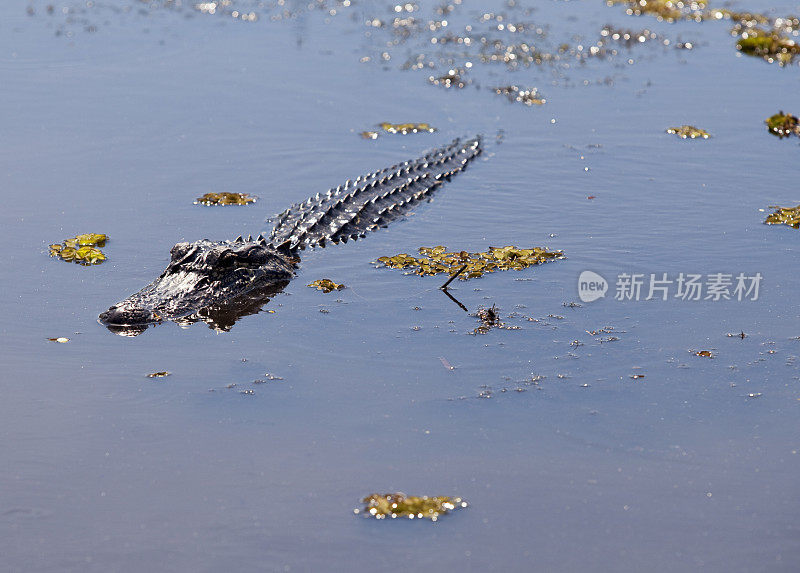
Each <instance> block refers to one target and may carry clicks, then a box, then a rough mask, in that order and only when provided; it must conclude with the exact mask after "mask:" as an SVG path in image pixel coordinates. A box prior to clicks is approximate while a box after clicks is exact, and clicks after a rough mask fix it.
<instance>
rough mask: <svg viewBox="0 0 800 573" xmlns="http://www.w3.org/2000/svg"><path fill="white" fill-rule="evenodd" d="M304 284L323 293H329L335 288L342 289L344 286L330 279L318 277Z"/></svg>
mask: <svg viewBox="0 0 800 573" xmlns="http://www.w3.org/2000/svg"><path fill="white" fill-rule="evenodd" d="M306 286H310V287H312V288H316V289H317V290H321V291H322V292H324V293H329V292H331V291H335V290H342V289H343V288H345V286H344V285H340V284H338V283H335V282H333V281H332V280H331V279H318V280H315V281H314V282H312V283H311V284H308V285H306Z"/></svg>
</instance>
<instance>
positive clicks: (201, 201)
mask: <svg viewBox="0 0 800 573" xmlns="http://www.w3.org/2000/svg"><path fill="white" fill-rule="evenodd" d="M256 199H258V197H256V196H255V195H248V194H246V193H229V192H227V191H224V192H222V193H206V194H205V195H203V196H202V197H198V198H197V200H196V201H195V202H194V204H195V205H249V204H250V203H255V202H256Z"/></svg>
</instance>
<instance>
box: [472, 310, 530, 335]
mask: <svg viewBox="0 0 800 573" xmlns="http://www.w3.org/2000/svg"><path fill="white" fill-rule="evenodd" d="M474 316H476V317H477V318H478V320H479V321H480V323H481V324H480V326H478V328H476V329H475V330H473V331H472V332H471V333H470V334H486V333H487V332H489V331H490V330H491V329H493V328H501V329H505V330H519V326H506V324H505V323H504V322H503V321H501V320H500V309H498V308H497V306H496V305H494V304H493V305H492V306H490V307H489V308H479V309H478V312H476V313H475V315H474Z"/></svg>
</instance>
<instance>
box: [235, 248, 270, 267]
mask: <svg viewBox="0 0 800 573" xmlns="http://www.w3.org/2000/svg"><path fill="white" fill-rule="evenodd" d="M240 256H241V257H242V258H243V259H244V260H245V261H246V262H247V263H248V264H251V265H262V264H264V262H266V260H267V257H268V252H267V250H266V249H265V248H264V247H250V248H249V249H247V250H246V251H245V252H243V253H240Z"/></svg>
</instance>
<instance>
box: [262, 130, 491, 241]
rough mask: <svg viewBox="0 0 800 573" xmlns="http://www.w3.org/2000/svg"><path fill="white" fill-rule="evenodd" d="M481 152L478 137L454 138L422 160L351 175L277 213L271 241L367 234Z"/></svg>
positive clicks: (400, 214)
mask: <svg viewBox="0 0 800 573" xmlns="http://www.w3.org/2000/svg"><path fill="white" fill-rule="evenodd" d="M480 153H481V138H480V136H478V137H474V138H472V139H468V140H466V141H462V140H460V139H456V140H454V141H453V142H452V143H450V145H447V146H445V147H440V148H438V149H434V150H432V151H430V152H429V153H427V154H425V155H423V156H422V157H420V158H418V159H414V160H411V161H405V162H403V163H398V164H397V165H393V166H391V167H387V168H386V169H381V170H380V171H375V172H373V173H368V174H366V175H363V176H361V177H359V178H357V179H356V180H355V181H351V180H348V181H347V182H346V183H344V184H343V185H340V186H339V187H336V188H335V189H331V190H329V191H328V192H327V193H318V194H317V195H316V196H315V197H311V198H309V199H308V200H307V201H305V202H303V203H298V204H296V205H292V206H291V207H289V208H288V209H286V211H284V212H283V213H281V214H280V215H278V216H277V217H276V220H275V227H274V228H273V230H272V233H270V236H269V242H270V244H271V245H273V246H274V247H276V248H278V249H280V250H288V251H295V250H297V249H304V248H306V247H308V246H311V247H314V246H325V242H326V241H331V242H332V243H338V242H339V241H342V242H347V240H348V239H357V238H358V237H363V236H364V235H365V233H366V232H367V231H371V230H374V229H377V228H379V227H385V226H386V225H387V224H389V223H390V222H391V221H393V220H395V219H397V218H398V217H402V216H403V215H405V214H406V213H407V212H408V211H409V210H410V208H411V206H413V205H414V204H415V203H416V202H417V201H420V200H422V199H424V198H426V197H428V196H429V195H430V194H431V193H432V192H433V191H434V190H435V189H436V188H438V187H439V185H441V184H442V183H444V182H445V181H446V180H447V179H449V178H450V177H452V176H453V175H456V174H458V173H460V172H461V171H462V170H463V169H464V167H466V165H467V163H469V162H470V161H471V160H473V159H474V158H475V157H477V156H478V155H479V154H480Z"/></svg>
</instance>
